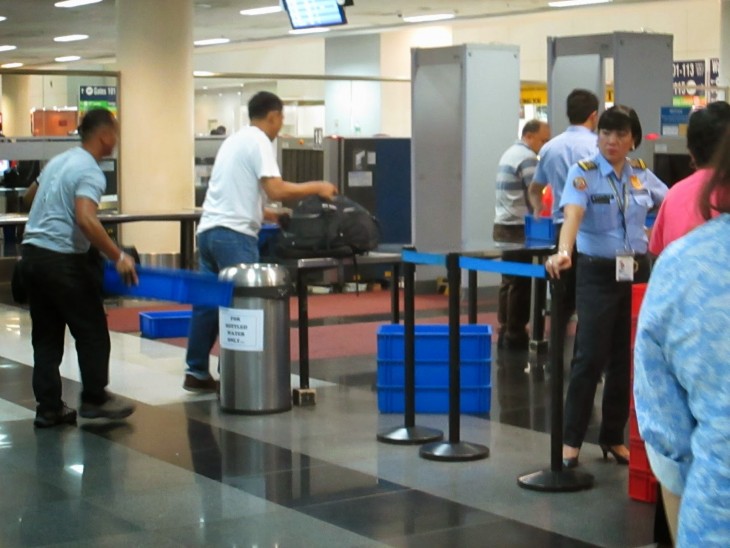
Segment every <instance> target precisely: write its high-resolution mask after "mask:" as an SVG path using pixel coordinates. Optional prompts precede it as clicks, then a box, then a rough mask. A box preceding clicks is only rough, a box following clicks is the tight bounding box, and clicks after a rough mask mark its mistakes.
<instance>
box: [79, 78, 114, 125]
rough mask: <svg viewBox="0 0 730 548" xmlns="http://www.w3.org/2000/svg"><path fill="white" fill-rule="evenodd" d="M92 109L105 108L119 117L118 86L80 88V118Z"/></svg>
mask: <svg viewBox="0 0 730 548" xmlns="http://www.w3.org/2000/svg"><path fill="white" fill-rule="evenodd" d="M92 108H105V109H107V110H110V111H111V112H112V113H113V114H114V116H116V115H117V86H92V85H87V86H81V87H80V88H79V117H81V116H83V115H84V113H86V112H88V111H89V110H91V109H92Z"/></svg>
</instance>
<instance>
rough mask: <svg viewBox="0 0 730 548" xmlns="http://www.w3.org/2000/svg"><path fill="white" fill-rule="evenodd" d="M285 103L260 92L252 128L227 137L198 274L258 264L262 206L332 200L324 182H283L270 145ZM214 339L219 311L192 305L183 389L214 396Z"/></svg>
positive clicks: (201, 229)
mask: <svg viewBox="0 0 730 548" xmlns="http://www.w3.org/2000/svg"><path fill="white" fill-rule="evenodd" d="M283 110H284V104H283V103H282V101H281V99H280V98H279V97H277V96H276V95H275V94H273V93H270V92H267V91H262V92H259V93H257V94H256V95H254V96H253V97H252V98H251V100H250V101H249V103H248V116H249V119H250V120H251V123H250V125H248V126H246V127H244V128H242V129H241V130H239V131H238V132H236V133H234V134H233V135H231V136H230V137H228V138H227V139H226V140H225V141H223V144H222V145H221V147H220V149H219V150H218V154H217V155H216V159H215V163H214V164H213V171H212V173H211V177H210V182H209V183H208V191H207V194H206V196H205V201H204V202H203V214H202V216H201V218H200V223H199V224H198V231H197V239H198V250H199V253H200V260H199V269H200V270H201V271H202V272H208V273H213V274H218V273H219V272H220V271H221V270H223V269H224V268H227V267H229V266H234V265H237V264H240V263H255V262H258V259H259V251H258V233H259V230H260V229H261V224H262V222H263V218H264V203H265V198H266V197H268V198H269V199H270V200H272V201H282V200H298V199H301V198H304V197H305V196H309V195H313V194H315V195H319V196H321V197H322V198H326V199H330V198H332V197H333V196H334V195H335V194H337V188H336V187H335V186H334V185H333V184H332V183H328V182H325V181H310V182H307V183H290V182H286V181H284V180H283V179H282V178H281V173H280V171H279V166H278V164H277V162H276V155H275V153H274V148H273V145H272V142H273V141H274V139H276V137H277V135H278V134H279V131H281V127H282V125H283V122H284V112H283ZM217 337H218V309H217V308H215V307H204V306H195V307H193V316H192V320H191V322H190V333H189V337H188V348H187V355H186V359H185V361H186V364H187V370H186V372H185V381H184V383H183V388H185V389H186V390H189V391H191V392H215V391H216V390H217V389H218V381H216V380H215V379H213V377H212V376H211V374H210V367H209V357H210V351H211V349H212V348H213V345H214V344H215V341H216V339H217Z"/></svg>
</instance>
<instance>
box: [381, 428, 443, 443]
mask: <svg viewBox="0 0 730 548" xmlns="http://www.w3.org/2000/svg"><path fill="white" fill-rule="evenodd" d="M377 437H378V441H382V442H383V443H392V444H395V445H417V444H419V443H428V442H429V441H438V440H442V439H444V433H443V432H442V431H441V430H436V429H435V428H424V427H422V426H399V427H398V428H391V429H389V430H383V431H382V432H379V433H378V436H377Z"/></svg>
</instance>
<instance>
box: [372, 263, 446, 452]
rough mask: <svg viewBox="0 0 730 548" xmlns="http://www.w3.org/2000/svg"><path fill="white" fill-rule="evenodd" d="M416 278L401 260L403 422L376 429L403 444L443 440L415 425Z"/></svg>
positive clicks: (413, 270)
mask: <svg viewBox="0 0 730 548" xmlns="http://www.w3.org/2000/svg"><path fill="white" fill-rule="evenodd" d="M415 277H416V267H415V265H414V264H413V263H408V262H404V263H403V344H404V348H403V361H404V364H403V367H404V368H405V379H404V386H403V392H404V397H405V417H404V420H405V424H404V425H403V426H399V427H397V428H390V429H387V430H383V431H382V432H379V433H378V435H377V439H378V441H381V442H383V443H393V444H402V445H415V444H419V443H426V442H429V441H436V440H440V439H443V437H444V434H443V432H441V430H436V429H434V428H424V427H420V426H416V356H415V354H416V337H415V330H416V322H415V316H416V312H415Z"/></svg>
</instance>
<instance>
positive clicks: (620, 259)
mask: <svg viewBox="0 0 730 548" xmlns="http://www.w3.org/2000/svg"><path fill="white" fill-rule="evenodd" d="M638 266H639V264H638V263H637V262H636V260H635V259H634V256H633V254H630V253H622V254H619V255H616V281H617V282H633V281H634V271H635V270H636V269H637V267H638Z"/></svg>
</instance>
